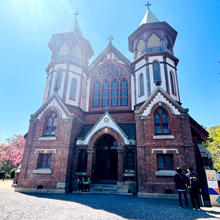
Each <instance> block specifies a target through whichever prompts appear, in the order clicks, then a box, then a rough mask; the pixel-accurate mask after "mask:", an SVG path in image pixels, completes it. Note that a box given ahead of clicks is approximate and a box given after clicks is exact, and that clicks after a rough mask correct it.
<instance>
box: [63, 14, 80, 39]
mask: <svg viewBox="0 0 220 220" xmlns="http://www.w3.org/2000/svg"><path fill="white" fill-rule="evenodd" d="M78 15H79V13H78V12H77V11H75V12H74V16H75V20H74V21H73V22H72V24H70V25H69V26H68V27H67V28H66V30H65V31H64V32H73V33H75V34H77V35H78V36H80V37H82V33H81V30H80V27H79V23H78V20H77V16H78Z"/></svg>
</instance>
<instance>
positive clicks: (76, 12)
mask: <svg viewBox="0 0 220 220" xmlns="http://www.w3.org/2000/svg"><path fill="white" fill-rule="evenodd" d="M73 15H74V16H75V20H77V16H78V15H79V12H78V11H75V12H74V13H73Z"/></svg>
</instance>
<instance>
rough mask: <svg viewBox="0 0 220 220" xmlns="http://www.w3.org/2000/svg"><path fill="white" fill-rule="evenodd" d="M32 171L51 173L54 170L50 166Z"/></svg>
mask: <svg viewBox="0 0 220 220" xmlns="http://www.w3.org/2000/svg"><path fill="white" fill-rule="evenodd" d="M32 173H38V174H51V173H52V171H51V169H50V168H39V169H36V170H32Z"/></svg>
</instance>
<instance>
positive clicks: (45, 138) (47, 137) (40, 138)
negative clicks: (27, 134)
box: [38, 136, 57, 141]
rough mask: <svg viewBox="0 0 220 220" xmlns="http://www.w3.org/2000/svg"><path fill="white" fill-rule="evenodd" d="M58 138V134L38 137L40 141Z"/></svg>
mask: <svg viewBox="0 0 220 220" xmlns="http://www.w3.org/2000/svg"><path fill="white" fill-rule="evenodd" d="M56 139H57V138H56V136H46V137H39V138H38V140H39V141H55V140H56Z"/></svg>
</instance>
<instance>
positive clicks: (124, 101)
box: [121, 78, 128, 106]
mask: <svg viewBox="0 0 220 220" xmlns="http://www.w3.org/2000/svg"><path fill="white" fill-rule="evenodd" d="M127 105H128V81H127V80H126V79H125V78H124V79H122V80H121V106H127Z"/></svg>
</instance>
